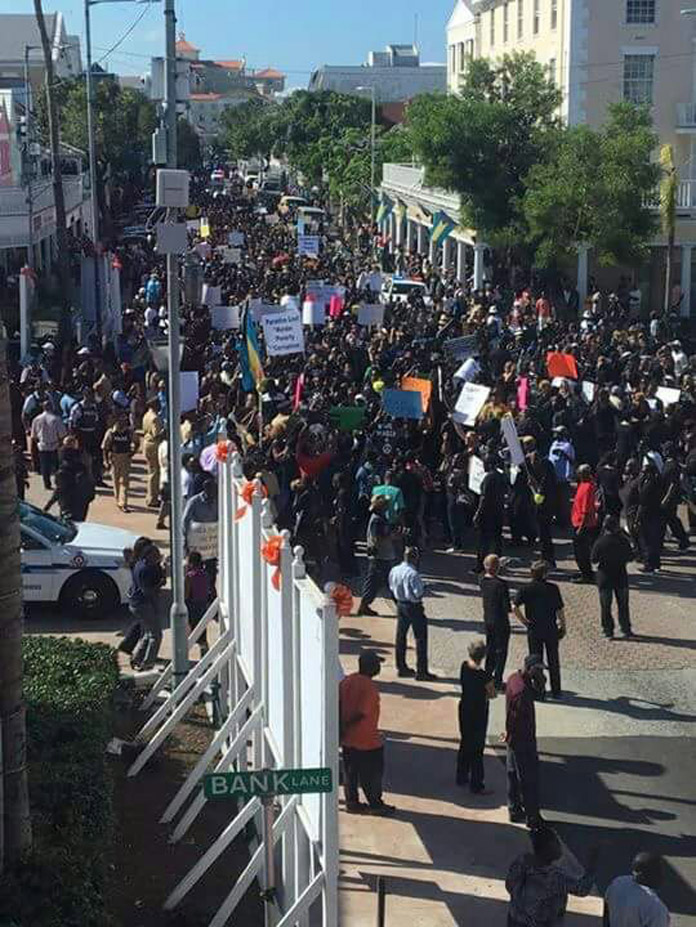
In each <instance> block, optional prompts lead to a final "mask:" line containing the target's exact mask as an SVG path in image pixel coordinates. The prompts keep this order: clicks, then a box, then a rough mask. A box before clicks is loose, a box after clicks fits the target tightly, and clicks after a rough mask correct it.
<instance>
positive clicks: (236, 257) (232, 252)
mask: <svg viewBox="0 0 696 927" xmlns="http://www.w3.org/2000/svg"><path fill="white" fill-rule="evenodd" d="M222 263H223V264H241V263H242V250H241V248H225V249H224V250H223V252H222Z"/></svg>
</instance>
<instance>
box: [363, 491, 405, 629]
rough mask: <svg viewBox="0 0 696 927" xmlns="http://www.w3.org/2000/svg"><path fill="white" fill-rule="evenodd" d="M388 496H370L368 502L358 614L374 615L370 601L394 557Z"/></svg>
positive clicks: (386, 583) (393, 533) (373, 597)
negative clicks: (365, 551)
mask: <svg viewBox="0 0 696 927" xmlns="http://www.w3.org/2000/svg"><path fill="white" fill-rule="evenodd" d="M388 508H389V499H388V498H387V496H373V497H372V500H371V502H370V520H369V521H368V523H367V539H366V540H367V573H366V574H365V583H364V586H363V594H362V599H361V600H360V605H359V606H358V612H357V614H358V615H370V616H373V617H374V616H376V615H377V612H376V611H373V609H371V608H370V605H371V604H372V602H374V600H375V599H376V598H377V593H378V592H379V590H380V587H381V586H383V585H388V584H389V581H388V580H389V571H390V570H391V568H392V566H393V564H394V560H395V559H396V550H395V547H394V535H395V532H396V529H395V528H394V527H393V526H392V525H391V524H390V523H389V521H388V519H387V511H388Z"/></svg>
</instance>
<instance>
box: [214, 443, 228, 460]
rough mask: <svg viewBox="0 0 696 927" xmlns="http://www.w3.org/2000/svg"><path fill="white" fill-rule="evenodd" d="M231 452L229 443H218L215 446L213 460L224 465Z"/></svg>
mask: <svg viewBox="0 0 696 927" xmlns="http://www.w3.org/2000/svg"><path fill="white" fill-rule="evenodd" d="M231 450H232V442H231V441H218V443H217V445H216V446H215V459H216V460H217V461H218V462H219V463H226V462H227V458H228V457H229V455H230V451H231Z"/></svg>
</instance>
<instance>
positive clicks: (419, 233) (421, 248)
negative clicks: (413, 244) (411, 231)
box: [416, 222, 426, 255]
mask: <svg viewBox="0 0 696 927" xmlns="http://www.w3.org/2000/svg"><path fill="white" fill-rule="evenodd" d="M425 231H426V229H425V226H424V225H423V223H422V222H419V223H418V225H417V227H416V240H417V248H418V254H421V255H422V254H425V247H426V246H425Z"/></svg>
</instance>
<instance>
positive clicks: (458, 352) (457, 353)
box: [443, 335, 479, 360]
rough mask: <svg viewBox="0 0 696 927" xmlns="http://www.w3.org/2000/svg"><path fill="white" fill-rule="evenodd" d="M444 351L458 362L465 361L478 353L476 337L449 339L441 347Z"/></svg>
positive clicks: (466, 336)
mask: <svg viewBox="0 0 696 927" xmlns="http://www.w3.org/2000/svg"><path fill="white" fill-rule="evenodd" d="M443 347H444V349H445V351H447V353H448V354H451V355H452V356H453V357H456V358H458V359H459V360H466V358H467V357H473V356H474V355H476V354H478V353H479V350H478V335H463V336H462V337H461V338H450V340H449V341H445V343H444V345H443Z"/></svg>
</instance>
